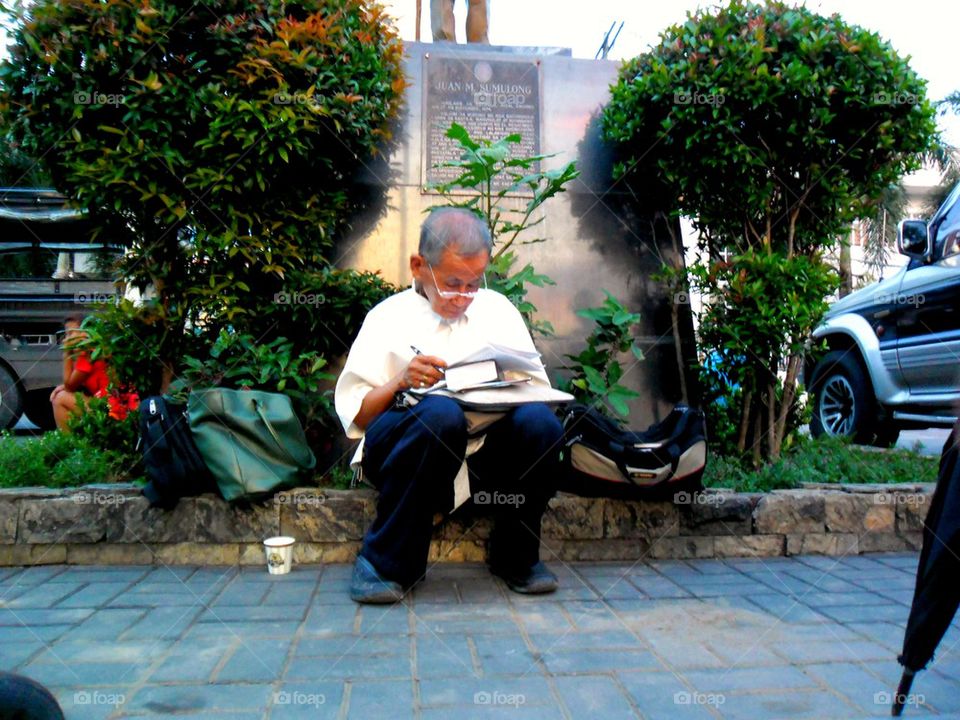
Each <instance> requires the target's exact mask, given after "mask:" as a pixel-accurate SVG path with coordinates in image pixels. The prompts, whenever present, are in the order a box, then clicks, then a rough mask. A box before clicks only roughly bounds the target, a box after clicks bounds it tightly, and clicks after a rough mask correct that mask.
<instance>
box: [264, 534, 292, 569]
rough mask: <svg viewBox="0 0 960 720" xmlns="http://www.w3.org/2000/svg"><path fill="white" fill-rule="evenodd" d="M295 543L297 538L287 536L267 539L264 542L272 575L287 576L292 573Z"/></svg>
mask: <svg viewBox="0 0 960 720" xmlns="http://www.w3.org/2000/svg"><path fill="white" fill-rule="evenodd" d="M295 542H296V539H295V538H292V537H286V536H278V537H272V538H267V539H266V540H264V541H263V549H264V550H266V552H267V570H269V571H270V574H271V575H286V574H287V573H288V572H290V565H291V564H292V563H293V544H294V543H295Z"/></svg>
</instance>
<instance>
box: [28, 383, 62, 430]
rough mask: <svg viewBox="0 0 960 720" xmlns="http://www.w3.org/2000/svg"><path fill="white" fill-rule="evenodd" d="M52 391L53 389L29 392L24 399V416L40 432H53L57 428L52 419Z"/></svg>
mask: <svg viewBox="0 0 960 720" xmlns="http://www.w3.org/2000/svg"><path fill="white" fill-rule="evenodd" d="M52 390H53V388H41V389H40V390H30V391H29V392H27V395H26V398H25V399H24V403H23V413H24V415H26V416H27V419H28V420H29V421H30V422H32V423H33V424H34V425H36V426H37V427H38V428H40V429H41V430H55V429H56V427H57V423H56V421H55V420H54V419H53V403H51V402H50V393H51V391H52Z"/></svg>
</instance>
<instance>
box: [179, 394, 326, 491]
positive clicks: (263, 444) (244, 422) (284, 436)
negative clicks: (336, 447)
mask: <svg viewBox="0 0 960 720" xmlns="http://www.w3.org/2000/svg"><path fill="white" fill-rule="evenodd" d="M187 415H188V417H189V419H190V430H191V432H192V433H193V439H194V441H195V442H196V445H197V449H198V450H199V451H200V454H201V455H202V456H203V459H204V462H206V464H207V467H209V468H210V472H211V473H213V477H214V478H215V479H216V481H217V486H218V487H219V488H220V494H221V495H223V497H224V499H225V500H228V501H234V500H255V499H258V498H263V497H267V496H269V495H271V494H273V493H275V492H277V491H278V490H283V489H285V488H290V487H294V486H295V485H297V484H298V483H300V482H302V481H303V480H304V479H306V476H307V473H308V472H309V471H311V470H313V468H314V467H315V466H316V464H317V460H316V458H315V457H314V455H313V452H311V450H310V448H309V446H308V445H307V438H306V436H305V435H304V433H303V427H302V426H301V425H300V421H299V420H298V419H297V416H296V414H295V413H294V412H293V404H292V403H291V402H290V398H289V397H288V396H286V395H283V394H280V393H268V392H262V391H259V390H229V389H226V388H210V389H206V390H194V391H192V392H191V393H190V397H189V399H188V401H187Z"/></svg>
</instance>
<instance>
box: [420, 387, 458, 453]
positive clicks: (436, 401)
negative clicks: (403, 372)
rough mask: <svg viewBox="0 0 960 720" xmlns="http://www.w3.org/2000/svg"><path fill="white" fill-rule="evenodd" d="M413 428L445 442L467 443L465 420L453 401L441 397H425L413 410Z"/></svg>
mask: <svg viewBox="0 0 960 720" xmlns="http://www.w3.org/2000/svg"><path fill="white" fill-rule="evenodd" d="M413 414H414V416H415V417H416V418H417V421H418V422H417V423H416V424H415V428H417V429H419V430H421V431H422V432H424V433H427V434H430V435H433V436H435V437H438V438H441V439H444V440H445V441H447V442H449V441H457V442H459V441H460V440H461V439H462V441H463V442H464V443H466V441H467V419H466V416H465V415H464V414H463V408H461V407H460V406H459V405H458V404H457V403H456V402H455V401H453V400H451V399H450V398H448V397H443V396H441V395H434V396H433V397H430V396H427V397H425V398H424V399H423V400H421V401H420V402H419V403H418V404H417V405H416V407H414V408H413Z"/></svg>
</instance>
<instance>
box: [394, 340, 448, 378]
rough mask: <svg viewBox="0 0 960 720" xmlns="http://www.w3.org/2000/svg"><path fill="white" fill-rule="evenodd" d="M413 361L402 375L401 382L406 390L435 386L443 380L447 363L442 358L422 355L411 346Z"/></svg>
mask: <svg viewBox="0 0 960 720" xmlns="http://www.w3.org/2000/svg"><path fill="white" fill-rule="evenodd" d="M410 349H411V350H413V352H414V356H413V359H411V360H410V362H409V363H408V364H407V369H406V370H405V371H404V373H403V382H404V384H405V385H406V388H405V389H408V388H427V387H430V386H432V385H436V384H437V383H438V382H439V381H440V380H442V379H443V372H444V368H446V367H447V363H446V361H445V360H443V358H438V357H436V356H434V355H424V354H423V353H422V352H421V351H420V350H418V349H417V348H415V347H414V346H413V345H411V346H410Z"/></svg>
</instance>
